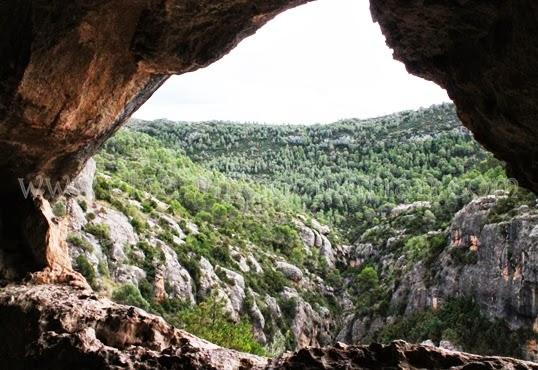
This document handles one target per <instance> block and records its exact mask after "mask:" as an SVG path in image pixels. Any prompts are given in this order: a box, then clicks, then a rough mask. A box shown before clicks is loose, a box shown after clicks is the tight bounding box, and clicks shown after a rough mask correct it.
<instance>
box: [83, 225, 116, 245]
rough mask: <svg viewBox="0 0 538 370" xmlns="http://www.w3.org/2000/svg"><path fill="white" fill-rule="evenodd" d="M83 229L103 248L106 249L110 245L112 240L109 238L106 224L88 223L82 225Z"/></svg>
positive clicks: (108, 229)
mask: <svg viewBox="0 0 538 370" xmlns="http://www.w3.org/2000/svg"><path fill="white" fill-rule="evenodd" d="M84 231H86V232H87V233H90V234H92V235H93V236H95V237H96V238H97V240H99V244H101V246H102V247H103V248H105V249H107V250H108V249H110V248H111V247H112V243H113V242H112V239H111V238H110V228H109V227H108V225H106V224H96V223H89V224H87V225H86V226H84Z"/></svg>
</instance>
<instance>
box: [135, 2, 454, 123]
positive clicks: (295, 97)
mask: <svg viewBox="0 0 538 370" xmlns="http://www.w3.org/2000/svg"><path fill="white" fill-rule="evenodd" d="M444 101H450V100H449V98H448V96H447V95H446V92H445V91H444V90H442V89H441V88H440V87H438V86H437V85H435V84H433V83H431V82H428V81H425V80H422V79H419V78H418V77H414V76H412V75H410V74H408V73H407V71H406V70H405V68H404V66H403V64H402V63H400V62H396V61H395V60H393V59H392V51H391V50H390V49H389V48H388V47H387V46H386V45H385V39H384V37H383V35H382V34H381V31H380V29H379V26H378V25H377V24H374V23H373V22H372V19H371V16H370V11H369V2H368V1H367V0H317V1H314V2H312V3H309V4H307V5H303V6H300V7H298V8H295V9H292V10H290V11H287V12H285V13H283V14H281V15H279V16H278V17H276V18H275V19H274V20H272V21H271V22H269V23H268V24H267V25H266V26H264V27H263V28H262V29H260V30H259V31H258V32H257V33H256V34H255V35H254V36H252V37H250V38H248V39H246V40H244V41H243V42H242V43H241V44H240V45H239V46H238V47H237V48H236V49H234V50H233V51H232V52H231V53H230V54H228V55H227V56H225V57H224V58H222V59H221V60H220V61H218V62H216V63H214V64H213V65H211V66H209V67H207V68H205V69H203V70H198V71H196V72H192V73H188V74H184V75H181V76H173V77H172V78H170V79H169V80H168V81H167V82H166V83H165V84H164V86H162V87H161V88H160V89H159V90H158V91H157V92H156V93H155V94H154V96H153V97H152V98H151V99H149V100H148V102H147V103H146V104H145V105H144V106H143V107H141V108H140V110H139V111H138V112H137V113H136V114H135V117H137V118H142V119H157V118H168V119H171V120H176V121H202V120H212V119H216V120H232V121H249V122H251V121H257V122H268V123H318V122H319V123H326V122H333V121H336V120H338V119H341V118H352V117H357V118H367V117H373V116H379V115H383V114H387V113H392V112H395V111H400V110H405V109H416V108H419V107H421V106H422V107H427V106H430V105H432V104H435V103H441V102H444Z"/></svg>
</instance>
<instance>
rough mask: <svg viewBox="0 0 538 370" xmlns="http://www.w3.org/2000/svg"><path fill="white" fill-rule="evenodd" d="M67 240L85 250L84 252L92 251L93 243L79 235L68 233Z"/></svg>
mask: <svg viewBox="0 0 538 370" xmlns="http://www.w3.org/2000/svg"><path fill="white" fill-rule="evenodd" d="M67 242H68V243H71V244H73V245H74V246H75V247H78V248H81V249H83V250H85V251H86V252H90V253H91V252H93V245H92V244H91V243H90V242H89V241H87V240H86V239H84V238H83V237H81V236H80V235H76V234H70V235H69V236H68V237H67Z"/></svg>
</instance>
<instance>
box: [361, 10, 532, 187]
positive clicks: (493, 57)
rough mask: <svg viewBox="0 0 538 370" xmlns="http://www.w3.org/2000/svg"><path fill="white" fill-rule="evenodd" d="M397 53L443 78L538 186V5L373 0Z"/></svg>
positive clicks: (481, 136) (484, 136)
mask: <svg viewBox="0 0 538 370" xmlns="http://www.w3.org/2000/svg"><path fill="white" fill-rule="evenodd" d="M370 4H371V5H370V9H371V11H372V15H373V18H374V20H375V21H377V22H379V24H380V25H381V29H382V31H383V34H384V35H385V36H386V38H387V45H388V46H389V47H391V48H392V49H394V57H395V58H396V59H398V60H400V61H402V62H404V63H405V65H406V67H407V70H408V71H409V72H410V73H413V74H415V75H418V76H420V77H423V78H426V79H428V80H432V81H435V82H437V83H438V84H439V85H441V86H442V87H444V88H445V89H446V90H447V92H448V94H449V96H450V97H451V98H452V100H454V102H455V103H456V106H457V109H458V114H459V116H460V119H461V121H462V122H463V124H464V125H465V126H467V127H468V128H469V129H471V131H472V132H473V134H474V136H475V138H476V139H477V140H478V141H479V142H480V143H482V144H483V145H484V146H485V147H486V148H487V149H488V150H490V151H492V152H493V153H494V154H495V155H496V156H498V157H499V158H501V159H503V160H504V161H506V162H507V163H508V165H509V168H510V170H511V172H512V174H513V176H515V177H516V178H517V179H518V180H519V181H520V183H521V184H523V185H525V186H528V187H530V188H531V189H532V190H534V191H538V170H537V169H538V148H537V146H536V142H538V125H536V115H537V107H536V101H537V100H538V83H537V81H538V72H537V70H536V68H535V65H536V61H537V60H538V25H537V23H536V21H535V19H536V15H537V14H538V4H537V3H536V2H533V1H517V0H510V1H502V2H496V1H488V0H477V1H405V2H402V1H400V0H371V1H370Z"/></svg>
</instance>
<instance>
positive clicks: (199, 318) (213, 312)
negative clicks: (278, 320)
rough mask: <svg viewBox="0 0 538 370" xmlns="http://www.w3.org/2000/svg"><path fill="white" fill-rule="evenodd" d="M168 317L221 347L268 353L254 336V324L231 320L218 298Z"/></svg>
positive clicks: (174, 322)
mask: <svg viewBox="0 0 538 370" xmlns="http://www.w3.org/2000/svg"><path fill="white" fill-rule="evenodd" d="M165 316H166V318H167V319H168V321H170V322H171V323H172V324H173V325H175V326H177V327H179V328H181V329H184V330H186V331H188V332H189V333H192V334H194V335H196V336H199V337H201V338H204V339H206V340H209V341H210V342H212V343H215V344H218V345H220V346H222V347H226V348H231V349H235V350H238V351H242V352H249V353H253V354H256V355H265V350H264V349H263V347H262V346H261V345H260V344H259V343H258V342H257V341H256V340H255V339H254V336H253V334H252V326H251V324H250V323H248V322H246V321H241V322H239V323H234V322H232V321H231V320H230V318H229V317H228V315H227V314H226V313H225V312H224V308H223V305H222V303H221V302H219V301H218V300H217V299H215V298H210V299H208V300H206V301H204V302H201V303H200V304H199V305H198V306H195V307H186V308H183V309H181V310H179V311H176V312H174V313H172V314H169V315H165Z"/></svg>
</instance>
